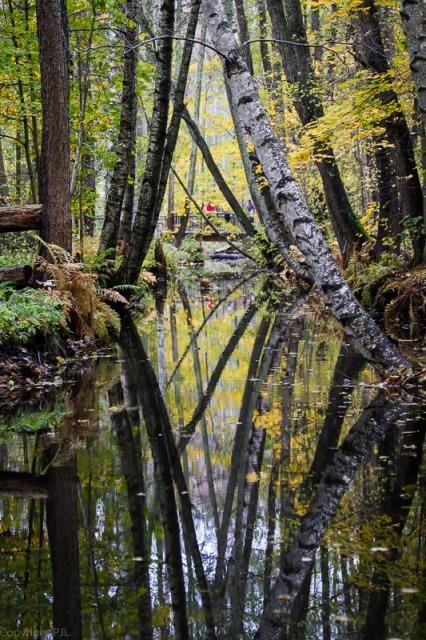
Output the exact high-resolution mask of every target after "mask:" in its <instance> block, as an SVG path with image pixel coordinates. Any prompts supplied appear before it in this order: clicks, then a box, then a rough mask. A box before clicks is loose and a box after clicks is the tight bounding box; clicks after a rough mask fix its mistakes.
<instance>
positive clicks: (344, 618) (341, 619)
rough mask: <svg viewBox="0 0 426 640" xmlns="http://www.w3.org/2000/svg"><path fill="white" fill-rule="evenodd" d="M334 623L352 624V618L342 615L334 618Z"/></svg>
mask: <svg viewBox="0 0 426 640" xmlns="http://www.w3.org/2000/svg"><path fill="white" fill-rule="evenodd" d="M334 620H335V622H352V620H353V618H351V617H350V616H345V615H344V614H342V615H338V616H336V617H335V618H334Z"/></svg>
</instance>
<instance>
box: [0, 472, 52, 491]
mask: <svg viewBox="0 0 426 640" xmlns="http://www.w3.org/2000/svg"><path fill="white" fill-rule="evenodd" d="M0 495H2V496H12V497H14V498H47V497H48V495H49V490H48V486H47V478H46V477H45V476H37V475H35V474H33V473H26V472H18V471H0Z"/></svg>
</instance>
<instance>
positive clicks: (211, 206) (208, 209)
mask: <svg viewBox="0 0 426 640" xmlns="http://www.w3.org/2000/svg"><path fill="white" fill-rule="evenodd" d="M205 210H206V213H216V207H215V205H214V204H212V203H211V202H207V204H206V206H205Z"/></svg>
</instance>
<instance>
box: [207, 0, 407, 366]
mask: <svg viewBox="0 0 426 640" xmlns="http://www.w3.org/2000/svg"><path fill="white" fill-rule="evenodd" d="M202 7H203V13H204V16H205V19H206V21H207V25H208V31H209V35H210V38H211V40H212V42H213V43H214V45H215V47H216V48H217V49H218V50H219V51H220V52H221V59H222V63H223V69H224V74H225V78H226V81H227V83H228V86H229V88H230V93H231V96H232V101H233V103H234V105H235V108H236V109H237V111H238V115H239V119H240V121H241V123H242V124H243V126H244V127H245V130H246V133H247V135H248V136H249V138H250V139H251V141H252V143H253V146H254V150H255V152H256V154H257V156H258V158H259V161H260V163H261V165H262V168H263V172H264V175H265V177H266V179H267V181H268V183H269V187H270V191H271V194H272V196H273V198H274V200H275V203H276V211H277V216H279V218H280V219H279V220H277V223H280V224H282V225H283V226H284V227H285V228H286V230H287V232H288V234H289V236H290V237H291V239H292V241H293V242H294V244H295V245H296V246H297V247H298V248H299V249H300V251H301V252H302V253H303V255H304V258H305V260H306V263H307V265H308V266H309V268H310V270H311V272H312V276H313V278H314V280H315V284H316V286H317V287H318V290H319V292H320V294H321V295H322V297H323V299H324V300H325V302H326V304H327V306H328V307H329V308H330V310H331V312H332V313H333V315H334V316H335V317H336V318H337V319H338V320H339V321H340V322H341V323H342V325H343V328H344V331H345V333H346V334H347V335H348V336H349V337H350V338H352V339H353V340H354V342H355V344H356V346H357V348H358V349H359V351H360V352H361V353H362V355H363V356H364V357H365V358H366V360H368V361H370V362H371V363H372V364H373V365H374V366H375V367H376V369H377V370H378V371H379V372H380V373H381V374H382V375H385V374H387V373H388V372H390V371H392V370H395V369H399V368H402V367H408V366H409V363H408V361H407V360H405V359H404V358H403V356H402V355H401V354H400V353H399V352H398V351H397V350H396V349H395V347H394V346H393V345H392V344H391V343H390V342H389V341H388V340H387V338H386V337H385V336H384V334H383V333H382V332H381V331H380V329H379V328H378V326H377V325H376V323H375V322H374V321H373V320H372V319H371V318H370V317H369V316H368V314H367V313H366V312H365V310H364V309H363V308H362V306H361V305H360V304H359V302H358V301H357V300H356V298H355V296H354V294H353V293H352V291H351V289H350V287H349V285H348V284H347V283H346V281H345V280H344V278H343V276H342V275H341V273H340V271H339V269H338V267H337V265H336V263H335V262H334V260H333V258H332V256H331V254H330V252H329V250H328V247H327V244H326V242H325V239H324V237H323V236H322V234H321V232H320V230H319V229H318V227H317V226H316V224H315V222H314V218H313V216H312V213H311V211H310V210H309V208H308V206H307V204H306V202H305V201H304V199H303V197H302V196H301V193H300V191H299V189H298V186H297V185H296V182H295V180H294V178H293V176H292V174H291V172H290V169H289V166H288V163H287V158H286V154H285V151H284V148H283V146H282V144H281V142H280V141H279V139H278V138H277V136H276V135H275V133H274V131H273V129H272V127H271V124H270V121H269V117H268V115H267V114H266V111H265V109H264V108H263V105H262V102H261V100H260V98H259V93H258V90H257V87H256V84H255V82H254V80H253V78H252V76H251V75H250V73H249V71H248V69H247V66H246V64H245V62H244V59H243V56H242V54H241V50H240V48H239V46H238V44H237V42H236V40H235V37H234V35H233V33H232V31H231V28H230V25H229V23H228V21H227V18H226V15H225V10H224V7H223V4H222V2H221V0H202Z"/></svg>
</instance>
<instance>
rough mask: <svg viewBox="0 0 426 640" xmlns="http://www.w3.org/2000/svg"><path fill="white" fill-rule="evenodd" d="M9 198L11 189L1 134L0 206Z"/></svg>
mask: <svg viewBox="0 0 426 640" xmlns="http://www.w3.org/2000/svg"><path fill="white" fill-rule="evenodd" d="M8 196H9V188H8V184H7V177H6V168H5V165H4V155H3V145H2V141H1V132H0V204H5V203H6V201H7V198H8Z"/></svg>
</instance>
